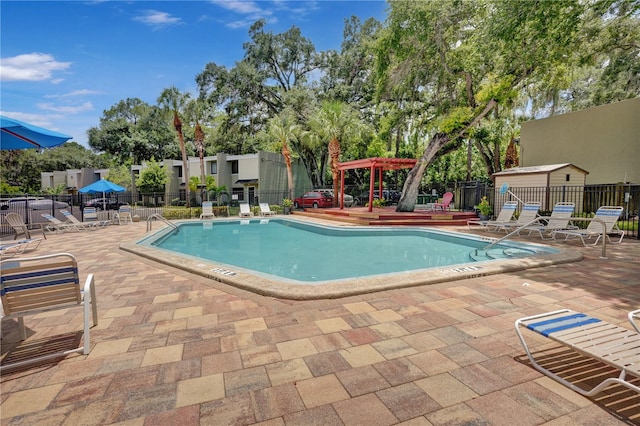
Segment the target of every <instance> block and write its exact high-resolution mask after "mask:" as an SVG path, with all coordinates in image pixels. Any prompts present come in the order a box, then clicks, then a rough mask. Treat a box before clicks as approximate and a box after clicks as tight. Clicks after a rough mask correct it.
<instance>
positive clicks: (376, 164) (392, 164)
mask: <svg viewBox="0 0 640 426" xmlns="http://www.w3.org/2000/svg"><path fill="white" fill-rule="evenodd" d="M417 162H418V160H415V159H412V158H380V157H373V158H363V159H361V160H353V161H346V162H344V163H338V170H340V208H341V209H344V172H345V170H351V169H369V170H371V173H370V177H369V211H370V212H371V211H373V193H374V189H375V184H376V171H378V188H379V189H380V196H381V197H382V189H383V188H382V172H383V171H386V170H399V169H410V168H412V167H413V166H415V165H416V163H417Z"/></svg>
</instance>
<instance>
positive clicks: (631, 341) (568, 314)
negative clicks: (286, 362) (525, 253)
mask: <svg viewBox="0 0 640 426" xmlns="http://www.w3.org/2000/svg"><path fill="white" fill-rule="evenodd" d="M639 313H640V309H639V310H635V311H632V312H630V313H629V320H630V321H631V324H632V325H633V327H634V328H635V329H636V331H631V330H629V329H628V328H624V327H621V326H617V325H612V324H608V323H607V322H605V321H602V320H600V319H598V318H595V317H591V316H589V315H585V314H582V313H579V312H574V311H570V310H568V309H562V310H559V311H553V312H547V313H544V314H539V315H533V316H529V317H525V318H520V319H518V320H517V321H516V322H515V328H516V334H517V335H518V338H519V339H520V343H522V346H523V347H524V350H525V351H526V353H527V357H528V358H529V361H531V365H533V367H534V368H535V369H536V370H538V371H539V372H541V373H542V374H544V375H546V376H549V377H551V378H552V379H554V380H556V381H557V382H559V383H562V384H563V385H565V386H567V387H569V388H570V389H573V390H574V391H576V392H578V393H580V394H581V395H584V396H593V395H596V394H598V393H600V392H602V391H603V390H604V389H606V388H608V387H609V386H612V385H622V386H625V387H627V388H629V389H631V390H633V391H636V392H638V393H640V387H639V386H638V385H637V380H635V381H632V379H631V378H628V377H627V375H631V376H635V377H636V378H638V377H640V332H639V331H637V330H638V328H639V327H638V325H637V323H636V322H634V320H635V319H637V318H638V314H639ZM525 329H528V330H530V331H533V332H536V333H538V334H539V335H541V336H544V337H546V338H548V339H551V340H553V341H555V342H557V343H560V344H562V345H564V346H567V347H569V348H571V349H573V350H575V351H577V352H579V353H580V354H582V355H584V356H586V357H590V358H593V359H596V360H598V361H601V362H603V363H605V364H608V365H609V366H611V367H614V368H615V369H616V370H618V371H619V375H618V377H610V376H609V375H607V378H604V379H602V380H601V381H600V382H599V383H598V384H597V385H595V386H593V387H591V388H590V389H588V388H585V386H577V385H576V384H574V383H571V382H570V381H569V380H567V379H568V378H569V377H566V376H565V377H561V374H562V373H561V371H558V370H555V367H557V366H560V367H561V366H566V362H563V360H560V361H558V362H556V363H553V362H552V361H553V360H552V359H550V358H552V356H551V355H548V354H545V356H544V359H545V362H543V361H542V359H543V357H540V356H539V357H538V359H536V358H535V357H534V356H533V354H532V353H531V350H530V349H529V345H528V344H527V342H526V341H525V339H524V334H523V333H522V331H523V330H525ZM539 360H540V361H539ZM541 363H542V364H545V363H548V364H546V365H548V366H547V367H546V366H543V365H541ZM576 368H579V369H580V370H581V371H583V372H582V373H580V374H578V373H574V374H573V377H580V376H582V377H583V378H584V379H586V381H588V382H589V383H592V382H593V381H594V380H597V379H598V377H597V375H596V373H597V371H594V370H593V369H591V372H592V373H593V375H592V376H588V377H587V376H585V374H588V371H587V370H586V369H585V368H584V363H581V365H579V366H576ZM552 369H553V370H555V371H552ZM576 371H577V370H576Z"/></svg>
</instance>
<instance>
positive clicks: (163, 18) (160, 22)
mask: <svg viewBox="0 0 640 426" xmlns="http://www.w3.org/2000/svg"><path fill="white" fill-rule="evenodd" d="M133 20H134V21H138V22H142V23H143V24H147V25H150V26H152V27H164V26H168V25H175V24H180V23H181V22H182V21H181V19H180V18H178V17H175V16H171V15H169V14H168V13H167V12H160V11H157V10H145V11H144V14H143V15H141V16H136V17H134V18H133Z"/></svg>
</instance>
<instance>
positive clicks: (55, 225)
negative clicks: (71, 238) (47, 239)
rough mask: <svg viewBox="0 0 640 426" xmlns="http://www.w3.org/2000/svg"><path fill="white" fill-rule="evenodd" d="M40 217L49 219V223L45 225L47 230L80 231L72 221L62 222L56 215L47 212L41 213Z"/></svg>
mask: <svg viewBox="0 0 640 426" xmlns="http://www.w3.org/2000/svg"><path fill="white" fill-rule="evenodd" d="M42 217H44V218H45V219H47V220H48V221H49V224H48V225H47V226H46V227H45V228H46V229H47V231H49V232H70V231H75V232H80V228H79V227H78V225H75V224H73V223H64V222H63V221H61V220H60V219H58V218H57V217H53V216H51V215H50V214H49V213H42Z"/></svg>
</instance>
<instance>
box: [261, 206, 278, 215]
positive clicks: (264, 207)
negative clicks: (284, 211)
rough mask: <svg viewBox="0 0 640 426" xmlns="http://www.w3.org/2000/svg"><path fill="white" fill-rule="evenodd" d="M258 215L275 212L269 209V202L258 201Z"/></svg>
mask: <svg viewBox="0 0 640 426" xmlns="http://www.w3.org/2000/svg"><path fill="white" fill-rule="evenodd" d="M259 205H260V215H261V216H275V215H276V212H274V211H273V210H271V207H269V203H260V204H259Z"/></svg>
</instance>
